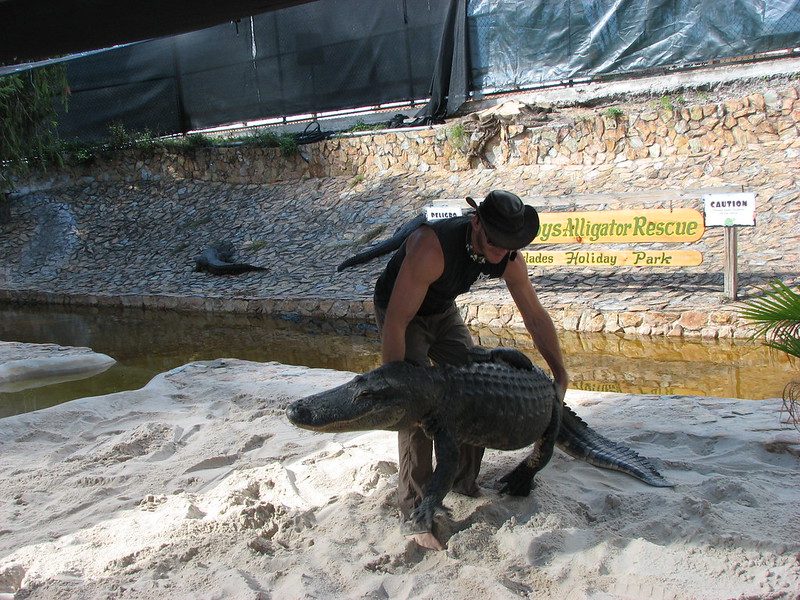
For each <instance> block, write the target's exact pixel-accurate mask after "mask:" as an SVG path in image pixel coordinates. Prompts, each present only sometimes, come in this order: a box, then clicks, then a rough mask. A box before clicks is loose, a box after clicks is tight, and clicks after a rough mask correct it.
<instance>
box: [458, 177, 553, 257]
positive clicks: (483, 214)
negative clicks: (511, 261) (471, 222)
mask: <svg viewBox="0 0 800 600" xmlns="http://www.w3.org/2000/svg"><path fill="white" fill-rule="evenodd" d="M467 202H468V203H469V205H470V206H471V207H472V208H474V209H475V210H476V211H477V213H478V218H480V220H481V225H482V226H483V228H484V229H485V230H486V236H487V237H488V238H489V241H490V242H491V243H492V244H493V245H495V246H498V247H500V248H505V249H506V250H519V249H520V248H524V247H525V246H527V245H528V244H530V243H531V241H533V238H535V237H536V234H537V233H539V215H538V214H537V213H536V209H535V208H533V207H532V206H528V205H526V204H524V203H523V202H522V200H520V198H519V196H517V195H516V194H512V193H511V192H506V191H503V190H493V191H491V192H489V194H488V195H487V196H486V198H484V200H483V202H481V203H480V205H478V204H477V203H476V202H475V200H474V199H473V198H469V197H468V198H467Z"/></svg>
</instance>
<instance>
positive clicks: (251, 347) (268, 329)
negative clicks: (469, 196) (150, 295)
mask: <svg viewBox="0 0 800 600" xmlns="http://www.w3.org/2000/svg"><path fill="white" fill-rule="evenodd" d="M476 335H477V339H478V341H479V342H480V343H481V344H482V345H484V346H488V347H493V346H499V345H503V346H517V347H519V348H520V349H521V350H523V351H524V352H525V353H526V354H528V355H529V356H530V357H531V358H532V359H533V360H534V361H535V362H536V363H537V364H541V365H543V362H542V359H541V357H540V356H539V355H538V353H537V352H536V351H535V350H534V349H533V346H532V345H531V342H530V339H529V338H527V336H524V335H522V336H521V335H519V334H517V335H513V334H511V333H510V332H507V331H494V330H492V331H490V330H488V329H482V330H480V331H478V332H477V333H476ZM515 338H516V339H515ZM0 340H4V341H17V342H30V343H55V344H61V345H65V346H86V347H89V348H92V349H93V350H95V351H96V352H102V353H104V354H108V355H109V356H111V357H113V358H114V359H116V360H117V364H116V365H114V366H113V367H112V368H111V369H109V370H108V371H106V372H104V373H101V374H99V375H96V376H94V377H90V378H88V379H83V380H80V381H73V382H68V383H62V384H58V385H52V386H46V387H42V388H36V389H31V390H24V391H21V392H15V393H10V394H6V393H3V394H0V416H8V415H11V414H18V413H22V412H28V411H31V410H37V409H40V408H45V407H47V406H53V405H55V404H58V403H61V402H65V401H67V400H72V399H74V398H81V397H87V396H97V395H103V394H109V393H112V392H117V391H122V390H130V389H138V388H140V387H142V386H144V385H145V384H146V383H147V382H148V381H150V379H152V378H153V377H154V376H155V375H156V374H158V373H163V372H165V371H168V370H170V369H173V368H175V367H177V366H180V365H183V364H186V363H188V362H191V361H196V360H212V359H215V358H239V359H243V360H252V361H259V362H268V361H278V362H282V363H285V364H295V365H305V366H309V367H323V368H330V369H337V370H344V371H354V372H364V371H368V370H369V369H372V368H374V367H376V366H378V364H379V363H380V347H379V340H378V334H377V331H376V330H375V327H374V325H373V324H372V323H371V322H370V323H354V322H346V321H334V322H330V321H314V320H307V319H299V318H298V319H291V320H288V319H280V318H274V317H268V316H263V315H233V314H214V315H211V314H207V313H178V312H171V311H170V312H167V311H144V310H136V309H127V310H109V309H91V308H81V309H79V308H61V307H50V306H48V307H20V306H16V305H0ZM561 341H562V344H563V347H564V354H565V358H566V361H567V367H568V368H569V370H570V375H571V377H572V387H574V388H578V389H585V390H594V391H610V392H624V393H635V394H689V395H702V396H718V397H740V398H752V399H763V398H771V397H780V395H781V391H782V389H783V386H784V385H785V384H786V382H788V381H789V380H790V379H792V377H793V376H794V375H795V373H796V370H795V369H793V368H792V365H790V364H789V361H788V359H787V358H786V356H785V355H782V354H779V353H775V352H772V351H770V350H768V349H767V348H765V347H763V346H759V345H756V344H753V343H748V342H739V343H735V344H734V343H730V342H729V343H724V342H703V341H699V340H698V341H691V340H689V341H687V340H683V339H664V338H639V337H636V338H627V337H620V336H616V335H600V334H591V335H590V334H576V333H569V332H565V333H562V334H561ZM543 366H544V365H543Z"/></svg>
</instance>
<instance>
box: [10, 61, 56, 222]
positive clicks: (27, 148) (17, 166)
mask: <svg viewBox="0 0 800 600" xmlns="http://www.w3.org/2000/svg"><path fill="white" fill-rule="evenodd" d="M67 93H68V88H67V77H66V70H65V69H64V67H63V66H55V67H46V68H42V69H31V70H29V71H24V72H22V73H13V74H11V75H6V76H4V77H0V223H2V222H6V221H8V220H9V218H10V209H9V205H8V198H7V194H8V192H9V191H11V189H12V188H13V177H14V176H15V175H18V174H21V173H24V172H25V171H27V170H28V168H29V167H30V166H32V165H33V164H37V163H38V164H40V165H46V164H48V163H52V162H56V163H57V164H60V163H61V153H60V148H59V143H58V134H57V133H56V106H57V105H56V101H57V100H58V99H60V100H61V101H62V102H64V103H65V104H66V97H67Z"/></svg>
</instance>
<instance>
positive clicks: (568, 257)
mask: <svg viewBox="0 0 800 600" xmlns="http://www.w3.org/2000/svg"><path fill="white" fill-rule="evenodd" d="M520 254H522V257H523V258H524V259H525V264H526V265H528V266H529V267H551V266H552V267H556V266H559V267H560V266H566V267H696V266H697V265H699V264H702V262H703V254H702V253H701V252H698V251H697V250H671V251H661V250H658V251H637V250H631V251H608V252H606V251H602V252H600V251H597V252H594V251H580V252H539V251H530V250H523V251H522V252H520Z"/></svg>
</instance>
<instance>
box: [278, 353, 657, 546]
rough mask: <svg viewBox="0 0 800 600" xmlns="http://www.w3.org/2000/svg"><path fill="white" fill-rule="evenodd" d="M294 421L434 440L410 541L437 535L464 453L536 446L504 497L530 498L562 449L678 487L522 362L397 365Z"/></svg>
mask: <svg viewBox="0 0 800 600" xmlns="http://www.w3.org/2000/svg"><path fill="white" fill-rule="evenodd" d="M286 413H287V417H288V418H289V421H291V422H292V423H293V424H294V425H296V426H297V427H301V428H303V429H309V430H312V431H320V432H327V433H339V432H348V431H365V430H373V429H383V430H388V431H399V430H402V429H407V428H409V427H412V426H414V425H420V426H421V427H422V428H423V431H425V433H426V434H427V435H428V436H429V437H430V438H431V439H432V440H433V442H434V452H435V456H436V468H435V469H434V472H433V475H432V477H431V480H430V482H429V483H428V486H427V488H426V493H425V497H424V498H423V499H422V502H421V503H420V504H419V506H418V507H417V508H416V509H415V510H414V512H413V513H412V515H411V521H410V524H409V525H408V526H407V528H406V529H405V530H404V533H406V534H411V533H420V532H424V531H430V530H431V526H432V523H433V518H434V516H435V515H436V514H437V513H440V512H445V513H446V512H447V511H446V509H445V508H444V506H443V504H442V502H443V500H444V497H445V496H446V495H447V493H448V492H449V491H450V490H451V489H452V486H453V480H454V478H455V475H456V471H457V468H458V457H459V452H458V445H459V444H462V443H463V444H470V445H473V446H481V447H484V448H494V449H497V450H516V449H519V448H524V447H526V446H530V445H532V444H533V445H534V447H533V449H532V451H531V452H530V453H529V454H528V455H527V456H526V457H525V459H524V460H522V462H520V463H519V465H517V466H516V468H514V469H513V470H512V471H511V472H510V473H508V474H507V475H505V476H504V477H502V478H501V479H500V482H501V483H502V484H503V485H502V487H501V489H500V492H501V493H502V494H509V495H513V496H527V495H528V494H530V491H531V489H532V487H533V485H534V482H533V478H534V475H536V473H537V472H538V471H540V470H541V469H542V468H543V467H544V466H545V465H546V464H547V463H548V461H549V460H550V457H551V456H552V454H553V449H554V446H555V445H558V447H559V448H560V449H561V450H563V451H564V452H566V453H567V454H569V455H571V456H573V457H574V458H578V459H580V460H584V461H586V462H588V463H589V464H592V465H594V466H597V467H601V468H605V469H611V470H615V471H620V472H623V473H627V474H629V475H631V476H633V477H636V478H638V479H640V480H641V481H643V482H645V483H647V484H649V485H653V486H657V487H671V486H672V484H671V483H669V482H668V481H667V480H666V479H664V477H662V476H661V474H660V473H659V472H658V471H657V470H656V468H655V467H654V466H653V465H651V464H650V462H649V461H648V459H646V458H644V457H642V456H640V455H639V454H637V453H636V452H635V451H633V450H632V449H630V448H628V447H626V446H624V445H622V444H619V443H616V442H613V441H611V440H609V439H607V438H605V437H603V436H602V435H600V434H599V433H597V432H595V431H594V430H593V429H591V428H590V427H589V426H588V425H587V424H586V423H585V422H584V421H583V420H581V418H580V417H578V415H576V414H575V412H573V410H572V409H571V408H569V406H567V405H566V404H564V403H562V402H559V401H558V397H557V394H556V390H555V386H554V384H553V381H552V379H550V377H549V376H548V375H547V374H546V373H545V372H544V371H543V370H542V369H540V368H539V367H537V366H535V365H533V363H532V362H531V361H530V359H529V358H528V357H527V356H525V355H524V354H523V353H522V352H520V351H518V350H514V349H510V348H496V349H494V350H488V349H485V348H481V347H475V348H473V349H471V351H470V362H469V363H467V364H465V365H437V366H426V367H423V366H417V365H413V364H411V363H408V362H402V361H399V362H390V363H387V364H384V365H382V366H380V367H378V368H377V369H374V370H372V371H369V372H367V373H364V374H363V375H358V376H356V377H355V378H354V379H352V380H351V381H349V382H348V383H346V384H343V385H340V386H338V387H335V388H333V389H330V390H328V391H324V392H321V393H318V394H314V395H313V396H308V397H306V398H302V399H300V400H297V401H295V402H293V403H292V404H291V405H290V406H289V407H288V408H287V410H286Z"/></svg>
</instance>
